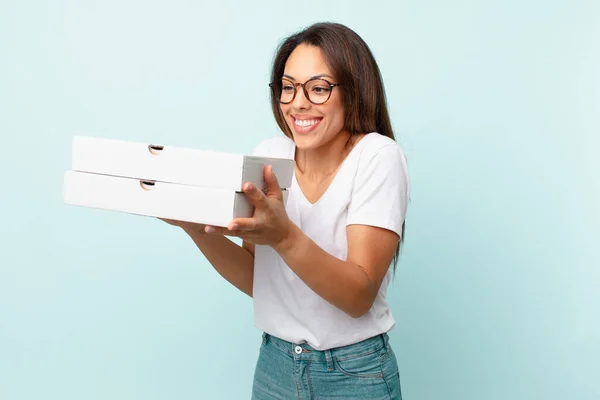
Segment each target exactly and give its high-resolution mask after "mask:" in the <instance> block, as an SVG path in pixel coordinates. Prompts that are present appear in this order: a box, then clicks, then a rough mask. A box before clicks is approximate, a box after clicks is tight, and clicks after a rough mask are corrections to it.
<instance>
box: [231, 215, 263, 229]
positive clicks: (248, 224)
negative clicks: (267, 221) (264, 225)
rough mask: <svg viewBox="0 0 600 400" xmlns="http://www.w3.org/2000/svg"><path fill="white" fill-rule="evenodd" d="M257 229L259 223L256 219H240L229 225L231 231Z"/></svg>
mask: <svg viewBox="0 0 600 400" xmlns="http://www.w3.org/2000/svg"><path fill="white" fill-rule="evenodd" d="M256 228H257V222H256V219H254V218H238V219H235V220H233V221H231V222H230V223H229V225H227V229H229V230H230V231H252V230H255V229H256Z"/></svg>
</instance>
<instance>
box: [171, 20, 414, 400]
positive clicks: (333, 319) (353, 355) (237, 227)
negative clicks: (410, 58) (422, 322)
mask: <svg viewBox="0 0 600 400" xmlns="http://www.w3.org/2000/svg"><path fill="white" fill-rule="evenodd" d="M270 86H271V89H272V97H271V103H272V108H273V113H274V114H275V119H276V121H277V123H278V125H279V127H280V128H281V130H282V131H283V133H284V135H281V136H278V137H274V138H271V139H269V140H266V141H264V142H262V143H260V144H259V145H258V147H257V148H256V150H255V154H256V155H261V156H268V157H285V158H294V160H295V162H296V167H295V174H294V179H293V183H292V187H291V188H290V189H289V194H288V198H287V202H286V203H285V204H284V202H283V198H282V193H281V190H280V189H279V185H278V183H277V179H276V177H275V176H274V174H273V172H272V170H271V168H270V167H269V166H267V167H266V168H265V173H264V177H265V181H266V183H267V186H268V191H267V193H266V194H265V193H263V192H262V191H260V190H257V189H256V188H255V187H254V186H253V185H251V184H249V183H246V184H245V185H244V188H243V189H244V192H245V193H246V194H247V195H248V196H249V198H250V199H252V201H253V202H254V204H255V213H254V216H253V217H252V218H241V219H237V220H233V221H231V223H230V224H229V225H228V227H227V228H219V227H212V226H200V225H194V224H186V223H181V222H176V221H168V222H169V223H172V224H175V225H178V226H181V227H182V228H183V229H184V230H185V231H186V232H187V233H188V234H189V235H190V236H191V238H192V239H193V240H194V242H195V243H196V245H197V246H198V248H199V249H200V250H201V251H202V253H203V254H204V255H205V257H206V258H207V259H208V261H209V262H210V263H211V264H212V265H213V266H214V268H215V269H216V270H217V271H218V272H219V273H220V274H221V275H222V276H223V277H224V278H225V279H227V280H228V281H229V282H231V283H232V284H233V285H235V286H236V287H237V288H239V289H240V290H241V291H243V292H244V293H246V294H248V295H249V296H251V297H253V300H254V308H255V323H256V326H257V327H258V328H259V329H260V330H261V331H263V332H264V334H263V341H262V346H261V350H260V356H259V359H258V362H257V366H256V371H255V377H254V385H253V398H254V399H282V398H283V399H313V398H316V399H319V398H344V399H348V398H356V399H392V398H393V399H399V398H401V394H400V378H399V373H398V366H397V363H396V357H395V355H394V352H393V350H392V348H391V347H390V344H389V342H388V335H387V332H388V331H389V330H390V329H392V327H393V326H394V323H395V322H394V318H393V316H392V313H391V311H390V309H389V307H388V304H387V303H386V300H385V296H386V289H387V285H388V282H389V280H390V278H391V274H392V271H391V270H390V265H391V264H392V263H393V264H394V268H395V264H396V259H397V256H398V250H399V247H400V244H401V242H402V239H403V233H404V218H405V215H406V208H407V203H408V199H409V194H410V185H409V176H408V171H407V165H406V160H405V157H404V154H403V152H402V150H401V148H400V147H399V146H398V145H397V144H396V142H395V140H394V135H393V133H392V128H391V124H390V121H389V117H388V112H387V106H386V100H385V94H384V88H383V84H382V80H381V77H380V74H379V69H378V67H377V64H376V62H375V60H374V58H373V56H372V54H371V52H370V50H369V48H368V47H367V45H366V44H365V43H364V42H363V40H362V39H361V38H360V37H359V36H358V35H357V34H356V33H354V32H353V31H352V30H350V29H348V28H347V27H345V26H343V25H340V24H330V23H320V24H315V25H313V26H310V27H308V28H307V29H305V30H303V31H301V32H299V33H297V34H294V35H292V36H290V37H289V38H287V39H286V40H285V41H284V42H283V43H282V44H281V46H280V47H279V49H278V51H277V54H276V56H275V59H274V65H273V71H272V83H271V84H270ZM225 236H234V237H239V238H242V246H239V245H237V244H235V243H234V242H232V241H231V240H229V239H227V238H226V237H225Z"/></svg>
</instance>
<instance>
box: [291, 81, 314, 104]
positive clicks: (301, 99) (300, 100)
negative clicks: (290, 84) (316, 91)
mask: <svg viewBox="0 0 600 400" xmlns="http://www.w3.org/2000/svg"><path fill="white" fill-rule="evenodd" d="M311 104H312V103H311V102H310V101H308V98H307V97H306V94H305V93H304V89H303V88H302V86H301V85H300V84H298V85H296V97H295V98H294V101H292V107H294V108H296V109H298V110H306V109H307V108H310V105H311Z"/></svg>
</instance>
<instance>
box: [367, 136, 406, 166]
mask: <svg viewBox="0 0 600 400" xmlns="http://www.w3.org/2000/svg"><path fill="white" fill-rule="evenodd" d="M357 146H359V147H360V152H359V153H360V154H359V157H358V166H359V169H360V168H366V167H369V166H371V167H373V164H376V165H386V166H390V167H394V166H395V167H400V168H403V169H406V168H407V162H406V155H405V153H404V151H403V149H402V147H401V146H400V145H399V144H398V143H397V142H396V141H395V140H394V139H392V138H390V137H387V136H384V135H382V134H380V133H377V132H371V133H369V134H367V135H366V136H364V137H363V138H362V139H361V140H360V141H359V142H358V143H357Z"/></svg>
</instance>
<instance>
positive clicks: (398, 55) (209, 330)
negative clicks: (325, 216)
mask: <svg viewBox="0 0 600 400" xmlns="http://www.w3.org/2000/svg"><path fill="white" fill-rule="evenodd" d="M319 20H333V21H338V22H342V23H344V24H347V25H348V26H350V27H351V28H353V29H354V30H356V31H357V32H358V33H359V34H360V35H361V36H362V37H363V38H364V39H365V40H366V41H367V43H368V44H369V45H370V46H371V48H372V50H373V52H374V53H375V56H376V58H377V60H378V62H379V65H380V68H381V70H382V73H383V76H384V80H385V84H386V88H387V93H388V98H389V106H390V112H391V116H392V119H393V124H394V127H395V129H396V132H397V135H398V137H399V142H400V143H401V144H402V145H403V147H404V149H405V151H406V153H407V155H408V158H409V165H410V170H411V171H410V172H411V177H412V187H413V196H412V202H411V204H410V209H409V216H408V222H407V237H406V247H405V249H404V252H403V257H402V259H401V264H400V266H399V269H398V274H397V276H396V279H395V281H394V283H393V284H392V286H391V287H390V296H389V298H390V302H391V305H392V307H393V311H394V313H395V316H396V318H397V321H398V324H397V327H396V329H395V330H394V331H393V332H392V333H391V342H392V344H393V346H395V349H396V351H397V354H398V359H399V364H400V368H401V374H402V384H403V391H404V395H405V399H408V400H442V399H443V400H495V399H498V400H500V399H502V400H504V399H512V400H530V399H544V400H554V399H572V400H592V399H599V398H600V387H599V385H598V383H599V381H598V379H599V377H600V361H599V360H600V319H599V318H598V315H599V306H600V290H599V288H600V272H599V269H600V254H599V250H598V248H599V246H598V245H597V243H595V242H596V241H597V239H598V237H599V235H598V231H599V229H598V228H600V213H599V212H598V205H599V204H600V179H599V171H600V162H599V161H598V156H597V152H598V150H597V149H598V146H599V145H600V139H599V138H598V136H599V133H600V118H599V111H600V95H599V93H600V73H599V71H600V46H599V44H598V43H599V42H600V3H599V2H598V1H595V0H589V1H584V0H578V1H574V0H569V1H568V0H564V1H517V0H511V1H499V0H498V1H477V0H469V1H466V0H465V1H453V2H450V1H442V0H437V1H434V0H430V1H410V2H409V1H394V2H391V1H390V2H387V3H382V2H364V1H354V2H348V1H329V2H318V1H304V2H295V3H293V2H282V1H270V2H264V1H263V2H216V1H211V2H203V3H200V2H193V1H169V2H167V1H164V2H162V3H161V2H148V1H133V0H120V1H114V0H111V1H106V0H105V1H96V2H91V1H74V0H72V1H53V2H44V1H31V0H29V1H27V0H19V1H17V0H2V1H1V2H0V138H1V142H0V145H1V147H0V151H1V157H0V171H1V177H2V181H1V183H0V210H1V213H2V214H1V215H2V220H1V225H0V240H1V241H0V249H1V258H0V399H2V400H17V399H19V400H22V399H27V400H29V399H36V400H37V399H61V400H70V399H78V400H79V399H90V400H91V399H103V400H105V399H113V400H117V399H118V400H120V399H145V400H154V399H178V400H179V399H181V400H184V399H244V398H248V397H249V393H250V388H251V382H252V375H253V371H254V365H255V361H256V357H257V354H258V348H259V340H260V332H258V331H257V330H256V329H255V328H254V327H253V318H252V304H251V300H250V299H249V298H247V297H245V295H243V294H241V293H239V292H238V291H237V290H236V289H234V288H233V287H231V286H230V285H229V284H227V283H226V282H225V281H224V280H222V279H221V278H220V276H218V274H217V273H215V272H214V270H213V269H212V268H211V267H210V265H208V264H207V262H206V261H205V259H204V258H203V257H202V255H201V254H200V253H199V252H198V251H197V250H195V247H194V245H193V244H192V242H191V240H189V239H188V238H187V237H186V236H185V235H184V234H183V233H182V232H180V231H179V230H177V229H176V228H173V227H171V226H168V225H166V224H164V223H162V222H160V221H158V220H155V219H150V218H143V217H135V216H130V215H125V214H119V213H111V212H106V211H101V210H96V211H94V210H90V209H84V208H74V207H68V206H65V205H63V204H62V197H61V196H62V177H63V173H64V172H65V171H66V170H67V169H69V167H70V141H71V138H72V137H73V136H74V135H77V134H85V135H95V136H101V137H108V138H119V139H125V140H133V141H143V142H153V143H162V144H170V145H181V146H189V147H199V148H207V149H213V150H223V151H234V152H249V151H251V149H252V147H253V146H254V145H255V144H256V143H258V142H259V141H260V140H261V139H263V138H266V137H269V136H272V135H276V134H279V133H278V131H277V128H276V125H275V123H274V120H273V118H272V115H271V113H270V109H269V104H268V97H267V96H268V90H267V89H268V88H267V83H268V78H269V68H270V63H271V60H272V56H273V52H274V50H275V48H276V45H277V44H278V42H279V41H280V40H281V39H282V38H283V37H284V36H286V35H288V34H291V33H292V32H294V31H295V30H296V29H299V28H301V27H304V26H306V25H308V24H310V23H312V22H316V21H319Z"/></svg>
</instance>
